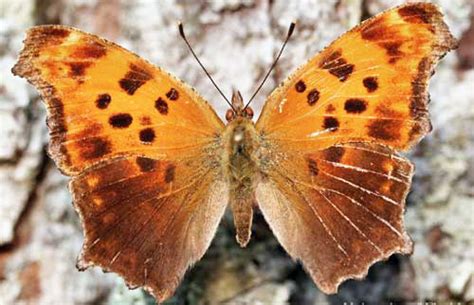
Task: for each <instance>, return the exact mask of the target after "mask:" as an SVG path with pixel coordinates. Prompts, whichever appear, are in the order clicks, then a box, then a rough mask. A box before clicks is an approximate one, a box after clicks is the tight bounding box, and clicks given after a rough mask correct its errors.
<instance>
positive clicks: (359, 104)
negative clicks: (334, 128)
mask: <svg viewBox="0 0 474 305" xmlns="http://www.w3.org/2000/svg"><path fill="white" fill-rule="evenodd" d="M366 109H367V102H366V101H364V100H362V99H358V98H350V99H348V100H346V102H345V104H344V110H346V112H347V113H362V112H364V111H365V110H366Z"/></svg>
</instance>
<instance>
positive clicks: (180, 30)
mask: <svg viewBox="0 0 474 305" xmlns="http://www.w3.org/2000/svg"><path fill="white" fill-rule="evenodd" d="M178 27H179V34H180V35H181V38H183V40H184V42H185V43H186V45H187V46H188V49H189V51H191V54H193V56H194V58H195V59H196V61H197V62H198V64H199V65H200V66H201V68H202V69H203V70H204V73H206V75H207V77H208V78H209V79H210V80H211V82H212V84H213V85H214V87H216V89H217V91H219V93H220V94H221V95H222V97H223V98H224V99H225V101H226V102H227V104H229V106H230V108H232V110H234V111H235V109H234V107H233V106H232V103H231V102H230V101H229V99H227V97H226V96H225V95H224V93H222V91H221V89H219V87H218V86H217V84H216V82H215V81H214V80H213V79H212V77H211V75H210V74H209V72H207V70H206V68H204V65H203V64H202V63H201V61H200V60H199V58H198V57H197V55H196V53H194V50H193V48H192V47H191V45H190V44H189V41H188V39H186V35H184V28H183V24H182V23H181V22H180V23H179V24H178Z"/></svg>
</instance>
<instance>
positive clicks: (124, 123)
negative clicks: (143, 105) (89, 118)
mask: <svg viewBox="0 0 474 305" xmlns="http://www.w3.org/2000/svg"><path fill="white" fill-rule="evenodd" d="M132 122H133V117H132V116H131V115H130V114H128V113H118V114H114V115H113V116H111V117H110V118H109V124H110V125H111V126H112V127H115V128H127V127H128V126H130V125H131V124H132Z"/></svg>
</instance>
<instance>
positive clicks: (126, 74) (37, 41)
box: [13, 26, 223, 174]
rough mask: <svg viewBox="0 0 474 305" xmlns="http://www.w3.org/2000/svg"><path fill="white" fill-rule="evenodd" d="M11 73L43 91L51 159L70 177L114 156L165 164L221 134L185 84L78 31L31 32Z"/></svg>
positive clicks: (42, 28) (213, 117) (216, 121)
mask: <svg viewBox="0 0 474 305" xmlns="http://www.w3.org/2000/svg"><path fill="white" fill-rule="evenodd" d="M13 73H14V74H16V75H20V76H23V77H26V78H27V79H28V80H29V81H30V82H31V83H33V85H35V86H37V87H38V88H39V89H40V91H41V94H42V97H43V99H44V100H45V101H46V103H47V106H48V110H49V118H48V126H49V127H50V134H51V145H50V153H51V156H52V157H53V159H54V160H55V161H56V162H57V163H58V166H59V167H60V168H61V169H62V170H63V171H64V172H65V173H67V174H77V173H79V172H80V171H82V170H84V169H86V168H88V167H90V166H91V165H93V164H95V163H97V162H100V161H103V160H106V159H108V158H110V157H112V156H116V155H126V154H130V153H133V154H146V155H147V156H149V157H153V158H158V159H160V158H163V157H165V158H166V154H169V153H170V152H177V151H181V150H183V149H193V148H196V147H199V146H201V145H203V144H205V143H206V142H209V139H210V138H212V137H214V136H215V135H216V134H219V133H220V131H221V130H222V129H223V124H222V122H221V121H220V120H219V119H218V117H217V116H216V114H215V113H214V111H213V110H212V109H211V108H210V106H209V105H208V104H207V103H206V102H205V101H204V100H203V99H202V98H201V97H199V96H198V95H197V94H195V93H194V92H193V91H192V90H191V89H190V88H188V87H187V86H186V85H184V84H183V83H182V82H180V81H178V80H177V79H175V78H174V77H172V76H170V75H169V74H167V73H165V72H163V71H161V70H160V69H158V68H156V67H154V66H152V65H151V64H149V63H148V62H146V61H145V60H143V59H141V58H139V57H138V56H136V55H135V54H132V53H130V52H128V51H126V50H124V49H122V48H120V47H119V46H117V45H115V44H113V43H111V42H108V41H106V40H103V39H100V38H98V37H96V36H93V35H90V34H86V33H83V32H81V31H79V30H76V29H72V28H67V27H62V26H40V27H35V28H32V29H31V30H29V31H28V33H27V38H26V40H25V47H24V49H23V51H22V53H21V55H20V59H19V62H18V64H17V65H15V67H14V68H13ZM196 126H199V128H196ZM177 135H179V136H177Z"/></svg>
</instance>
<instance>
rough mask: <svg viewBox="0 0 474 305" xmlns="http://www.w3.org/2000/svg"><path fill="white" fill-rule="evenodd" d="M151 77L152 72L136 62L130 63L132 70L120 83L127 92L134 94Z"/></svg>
mask: <svg viewBox="0 0 474 305" xmlns="http://www.w3.org/2000/svg"><path fill="white" fill-rule="evenodd" d="M151 78H152V75H151V73H150V72H148V71H147V70H145V69H144V68H141V67H139V66H138V65H136V64H130V70H129V71H128V72H127V74H125V76H124V77H123V78H122V79H121V80H120V81H119V85H120V88H122V89H123V90H125V92H127V94H129V95H133V94H134V93H135V91H137V89H138V88H140V87H141V86H143V85H144V84H145V83H146V82H147V81H149V80H150V79H151Z"/></svg>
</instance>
